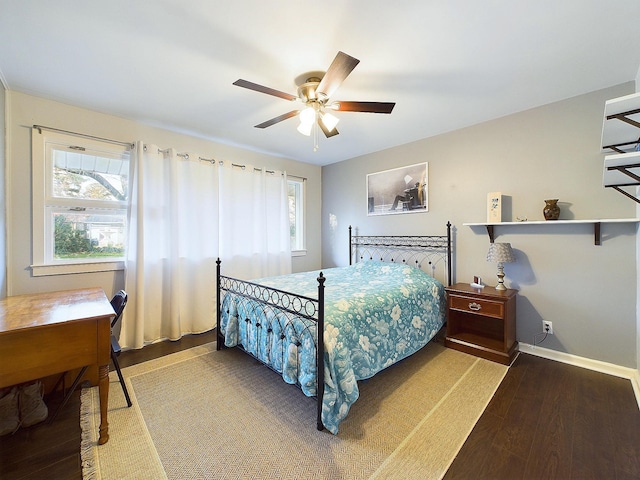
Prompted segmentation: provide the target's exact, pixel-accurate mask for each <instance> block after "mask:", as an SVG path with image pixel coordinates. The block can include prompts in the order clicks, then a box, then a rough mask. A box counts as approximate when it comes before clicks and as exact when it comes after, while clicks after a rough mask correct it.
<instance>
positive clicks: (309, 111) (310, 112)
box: [300, 107, 316, 126]
mask: <svg viewBox="0 0 640 480" xmlns="http://www.w3.org/2000/svg"><path fill="white" fill-rule="evenodd" d="M315 121H316V111H315V109H314V108H313V107H307V108H305V109H304V110H302V111H300V122H301V123H302V124H304V125H309V126H311V125H313V122H315Z"/></svg>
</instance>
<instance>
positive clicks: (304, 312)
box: [216, 222, 452, 430]
mask: <svg viewBox="0 0 640 480" xmlns="http://www.w3.org/2000/svg"><path fill="white" fill-rule="evenodd" d="M451 246H452V244H451V223H450V222H447V234H446V235H439V236H438V235H430V236H393V235H392V236H388V235H378V236H371V235H369V236H363V235H353V234H352V228H351V226H350V227H349V265H351V264H352V262H353V259H354V258H356V259H357V260H359V261H366V260H380V261H384V262H394V263H398V262H402V263H406V264H408V265H413V266H415V267H417V268H422V269H423V270H424V268H425V267H427V268H429V269H430V270H431V271H430V272H427V273H429V274H430V275H431V276H435V275H434V273H435V270H436V268H437V266H438V265H440V264H442V263H443V262H444V264H445V267H446V282H447V285H451V282H452V276H451V271H452V265H451V258H452V255H451V250H452V249H451ZM221 263H222V262H221V260H220V259H218V260H217V261H216V277H217V313H218V319H217V329H216V332H217V333H216V336H217V342H216V349H217V350H220V349H222V348H228V347H226V346H225V337H224V335H223V333H222V329H221V326H220V318H221V315H222V308H223V306H224V303H225V302H224V299H225V297H226V295H234V296H235V297H236V298H237V299H238V301H240V302H246V303H245V305H246V306H248V309H249V310H253V311H257V310H260V313H262V315H257V316H255V318H245V319H243V320H244V321H245V322H247V323H248V324H250V325H247V327H249V326H251V327H253V328H252V329H253V332H254V334H255V335H256V338H259V336H260V335H263V334H269V333H272V332H273V330H274V329H273V323H272V322H274V321H278V322H280V319H281V318H282V316H284V317H285V319H286V321H285V324H286V325H288V326H291V325H292V324H293V322H292V321H291V320H292V319H293V318H296V317H297V318H299V319H303V320H304V321H303V322H300V323H302V324H306V325H307V326H305V327H303V328H305V329H306V328H308V325H309V324H315V331H316V332H324V283H325V280H326V278H325V277H324V275H323V274H322V272H320V274H319V275H318V278H317V280H318V294H317V298H310V297H305V296H302V295H296V294H294V293H291V292H286V291H284V290H279V289H276V288H271V287H266V286H264V285H260V284H257V283H254V282H250V281H245V280H240V279H237V278H232V277H227V276H224V275H222V274H221V267H220V265H221ZM425 263H426V265H425ZM227 313H228V312H227ZM247 317H253V316H252V315H247ZM259 318H263V319H266V321H267V325H262V324H261V323H260V321H259V320H256V319H259ZM279 327H280V328H279V329H278V331H280V333H281V336H280V340H284V338H285V336H284V331H285V325H282V324H279ZM246 333H247V335H249V328H247V329H246ZM297 333H302V332H297ZM315 342H316V344H315V347H316V372H317V382H316V383H317V387H316V398H317V412H316V413H317V419H316V425H317V428H318V430H323V429H324V425H323V423H322V399H323V396H324V335H317V334H316V335H315ZM256 344H257V345H259V342H256ZM298 346H299V345H298ZM238 348H240V349H241V350H243V351H245V352H246V353H247V354H249V355H251V356H252V357H254V358H255V359H257V360H258V361H259V362H260V363H263V364H265V365H266V366H268V367H269V368H271V366H270V365H267V364H266V363H264V362H263V361H262V360H260V358H259V356H258V355H257V353H256V354H254V353H253V352H250V351H248V350H246V349H245V348H243V347H242V345H241V344H238ZM269 353H274V352H272V351H270V352H269ZM285 353H286V352H285V348H284V345H283V347H282V348H281V350H280V351H279V352H275V354H276V355H279V356H280V357H279V358H280V360H281V361H280V362H279V364H280V365H283V363H284V355H285ZM279 373H280V372H279ZM298 386H300V385H298Z"/></svg>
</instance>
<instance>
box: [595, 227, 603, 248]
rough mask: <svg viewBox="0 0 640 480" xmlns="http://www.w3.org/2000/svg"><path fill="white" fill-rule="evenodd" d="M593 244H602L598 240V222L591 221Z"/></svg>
mask: <svg viewBox="0 0 640 480" xmlns="http://www.w3.org/2000/svg"><path fill="white" fill-rule="evenodd" d="M593 237H594V238H593V244H594V245H602V242H601V240H600V238H601V237H600V222H594V223H593Z"/></svg>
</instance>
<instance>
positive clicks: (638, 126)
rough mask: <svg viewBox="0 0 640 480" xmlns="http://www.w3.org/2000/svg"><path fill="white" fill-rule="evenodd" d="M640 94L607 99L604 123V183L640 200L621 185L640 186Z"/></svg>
mask: <svg viewBox="0 0 640 480" xmlns="http://www.w3.org/2000/svg"><path fill="white" fill-rule="evenodd" d="M639 145H640V93H634V94H632V95H627V96H625V97H620V98H614V99H613V100H607V101H606V102H605V106H604V120H603V122H602V151H603V152H604V153H609V154H610V153H612V152H613V153H614V155H607V156H606V157H605V159H604V172H603V179H602V180H603V185H604V186H605V187H609V188H613V189H614V190H617V191H618V192H620V193H622V194H623V195H624V196H626V197H627V198H630V199H632V200H634V201H635V202H637V203H640V199H639V198H637V197H636V195H635V194H634V193H629V192H627V191H625V190H624V189H623V188H622V187H629V186H631V187H633V186H638V185H640V152H639V151H638V146H639Z"/></svg>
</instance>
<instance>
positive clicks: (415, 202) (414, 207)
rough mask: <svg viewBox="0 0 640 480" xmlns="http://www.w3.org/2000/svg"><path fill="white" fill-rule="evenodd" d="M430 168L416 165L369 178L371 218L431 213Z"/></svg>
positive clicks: (368, 210) (369, 213) (425, 163)
mask: <svg viewBox="0 0 640 480" xmlns="http://www.w3.org/2000/svg"><path fill="white" fill-rule="evenodd" d="M428 166H429V164H428V163H427V162H424V163H416V164H414V165H408V166H406V167H399V168H393V169H390V170H384V171H381V172H376V173H370V174H368V175H367V215H369V216H377V215H398V214H404V213H421V212H428V211H429V189H428V185H429V170H428Z"/></svg>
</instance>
